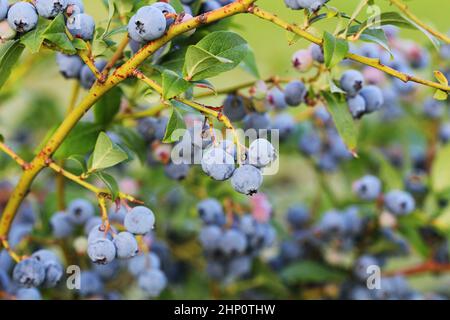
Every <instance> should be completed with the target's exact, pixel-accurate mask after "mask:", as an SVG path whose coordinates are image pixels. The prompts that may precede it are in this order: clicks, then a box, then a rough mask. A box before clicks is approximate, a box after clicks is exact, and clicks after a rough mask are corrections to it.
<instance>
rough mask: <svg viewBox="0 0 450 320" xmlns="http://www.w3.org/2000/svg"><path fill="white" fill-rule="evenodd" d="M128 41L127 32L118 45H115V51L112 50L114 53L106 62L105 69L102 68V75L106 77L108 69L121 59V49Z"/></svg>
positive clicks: (123, 48)
mask: <svg viewBox="0 0 450 320" xmlns="http://www.w3.org/2000/svg"><path fill="white" fill-rule="evenodd" d="M128 42H129V39H128V34H127V35H126V36H125V37H124V38H123V39H122V41H121V42H120V43H119V46H118V47H117V50H116V52H114V55H113V56H112V57H111V59H110V60H109V61H108V64H107V65H106V67H105V69H103V72H102V77H103V78H104V79H106V77H107V76H108V74H109V71H110V70H111V69H112V68H113V67H114V65H115V64H116V63H117V61H119V60H120V59H122V57H123V51H124V50H125V48H126V47H127V45H128Z"/></svg>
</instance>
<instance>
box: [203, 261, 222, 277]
mask: <svg viewBox="0 0 450 320" xmlns="http://www.w3.org/2000/svg"><path fill="white" fill-rule="evenodd" d="M206 273H207V274H208V276H209V277H210V278H212V279H215V280H223V278H224V277H225V274H226V270H225V265H224V264H223V263H220V262H217V261H211V260H208V264H207V265H206Z"/></svg>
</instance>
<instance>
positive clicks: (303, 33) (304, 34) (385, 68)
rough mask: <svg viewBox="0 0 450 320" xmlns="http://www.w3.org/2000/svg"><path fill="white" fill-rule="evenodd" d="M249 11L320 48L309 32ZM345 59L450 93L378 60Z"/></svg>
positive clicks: (442, 86) (319, 41)
mask: <svg viewBox="0 0 450 320" xmlns="http://www.w3.org/2000/svg"><path fill="white" fill-rule="evenodd" d="M249 11H250V12H251V13H252V14H253V15H255V16H257V17H259V18H261V19H264V20H267V21H270V22H272V23H274V24H276V25H278V26H280V27H282V28H283V29H285V30H287V31H290V32H293V33H295V34H298V35H299V36H301V37H302V38H304V39H306V40H308V41H310V42H312V43H315V44H317V45H320V46H322V39H320V38H317V37H316V36H314V35H312V34H310V33H309V32H306V31H304V30H302V29H301V28H299V27H298V26H296V25H293V24H289V23H287V22H285V21H284V20H282V19H280V18H279V17H277V16H276V15H274V14H272V13H270V12H267V11H265V10H263V9H261V8H258V7H256V6H254V7H251V8H250V9H249ZM346 57H347V58H348V59H350V60H353V61H356V62H359V63H362V64H364V65H367V66H371V67H373V68H375V69H378V70H381V71H383V72H384V73H387V74H389V75H391V76H393V77H396V78H398V79H400V80H402V81H403V82H416V83H419V84H423V85H425V86H428V87H432V88H436V89H440V90H442V91H446V92H450V86H448V85H445V84H441V83H438V82H433V81H429V80H424V79H421V78H419V77H416V76H413V75H408V74H405V73H403V72H400V71H397V70H395V69H392V68H390V67H388V66H385V65H383V64H382V63H380V61H379V60H378V59H371V58H367V57H363V56H359V55H357V54H354V53H348V54H347V56H346Z"/></svg>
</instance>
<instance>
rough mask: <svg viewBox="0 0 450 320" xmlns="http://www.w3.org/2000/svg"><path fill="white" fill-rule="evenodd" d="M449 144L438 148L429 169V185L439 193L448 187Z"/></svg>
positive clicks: (449, 180)
mask: <svg viewBox="0 0 450 320" xmlns="http://www.w3.org/2000/svg"><path fill="white" fill-rule="evenodd" d="M449 163H450V145H446V146H444V147H443V148H442V149H440V150H439V151H438V152H437V154H436V158H435V160H434V163H433V167H432V169H431V187H432V189H433V191H434V192H436V193H440V192H443V191H445V190H446V189H449V188H450V170H449V169H448V164H449Z"/></svg>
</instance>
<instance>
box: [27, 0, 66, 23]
mask: <svg viewBox="0 0 450 320" xmlns="http://www.w3.org/2000/svg"><path fill="white" fill-rule="evenodd" d="M34 5H35V6H36V9H37V12H38V14H39V15H40V16H41V17H43V18H46V19H52V18H54V17H56V16H57V15H58V14H60V13H63V12H64V11H65V10H66V7H67V2H66V0H36V1H35V2H34Z"/></svg>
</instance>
